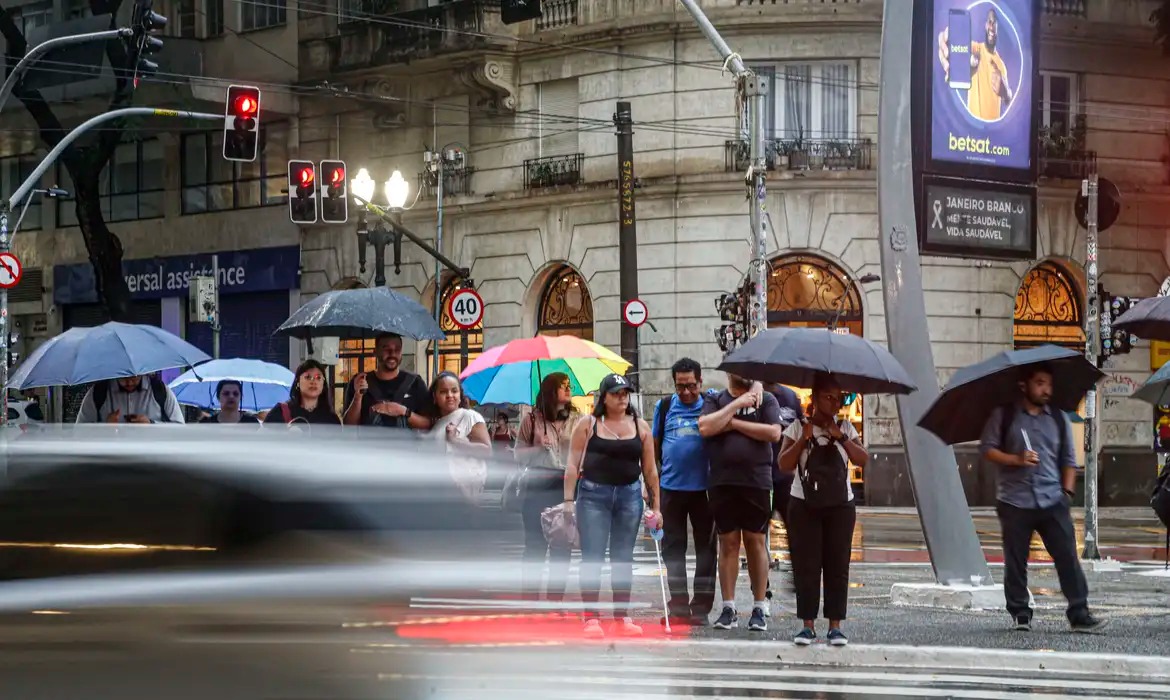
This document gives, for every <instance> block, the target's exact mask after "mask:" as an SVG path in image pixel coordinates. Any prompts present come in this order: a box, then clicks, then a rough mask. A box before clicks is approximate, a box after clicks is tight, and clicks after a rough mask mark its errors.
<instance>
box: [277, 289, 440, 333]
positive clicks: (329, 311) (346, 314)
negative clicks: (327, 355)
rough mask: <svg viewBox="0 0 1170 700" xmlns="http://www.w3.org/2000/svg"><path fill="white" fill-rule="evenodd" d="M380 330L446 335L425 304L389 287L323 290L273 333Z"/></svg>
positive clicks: (373, 331) (376, 331)
mask: <svg viewBox="0 0 1170 700" xmlns="http://www.w3.org/2000/svg"><path fill="white" fill-rule="evenodd" d="M379 333H397V334H398V335H401V336H405V337H407V338H413V339H415V340H443V339H444V338H446V337H447V336H446V335H444V334H443V330H442V329H441V328H439V323H438V322H437V321H436V320H435V317H434V316H432V315H431V312H430V311H427V309H426V307H425V306H423V305H422V304H420V303H418V302H417V301H415V300H414V299H411V298H410V297H408V296H406V295H405V294H399V293H398V292H396V291H394V290H393V289H390V288H388V287H374V288H372V289H344V290H337V291H333V292H325V293H324V294H322V295H321V296H319V297H317V298H316V299H313V300H312V301H310V302H309V303H308V304H305V305H304V306H302V307H301V308H299V309H297V311H296V313H294V314H293V315H292V316H289V318H288V320H287V321H285V322H284V323H282V324H281V325H280V328H277V329H276V333H274V335H291V336H292V337H294V338H300V339H301V340H306V339H308V338H328V337H336V338H349V339H362V338H369V337H373V336H375V335H377V334H379Z"/></svg>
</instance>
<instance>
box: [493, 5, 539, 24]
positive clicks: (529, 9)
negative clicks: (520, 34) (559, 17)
mask: <svg viewBox="0 0 1170 700" xmlns="http://www.w3.org/2000/svg"><path fill="white" fill-rule="evenodd" d="M543 16H544V15H543V13H542V12H541V11H540V0H503V4H502V5H500V20H501V21H503V23H504V24H517V23H519V22H527V21H528V20H530V19H536V18H538V17H543Z"/></svg>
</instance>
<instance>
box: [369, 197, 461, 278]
mask: <svg viewBox="0 0 1170 700" xmlns="http://www.w3.org/2000/svg"><path fill="white" fill-rule="evenodd" d="M349 196H351V197H353V199H354V201H355V202H357V203H358V204H360V205H362V208H363V209H365V210H366V211H368V212H372V213H373V214H374V215H375V216H377V217H378V218H379V219H381V220H382V221H383V222H385V223H386V225H388V226H390V227H391V228H393V229H394V230H395V231H397V232H398V233H401V234H402V235H403V236H406V237H407V238H409V239H410V241H411V242H412V243H414V244H415V245H417V246H418V247H419V248H422V249H423V251H424V252H426V254H427V255H430V256H431V257H432V258H434V259H435V260H438V261H439V262H441V263H442V264H443V266H444V267H446V268H447V269H448V270H450V271H451V272H453V273H455V275H457V276H459V277H461V278H463V279H465V280H467V281H468V283H470V282H471V270H469V269H467V268H466V267H459V266H458V265H456V264H455V263H453V262H451V259H450V258H448V257H447V256H446V255H443V254H442V253H440V252H439V251H437V250H435V249H434V248H432V247H431V246H430V245H428V244H427V242H426V241H424V240H423V239H421V238H419V237H418V235H416V234H415V233H414V232H413V231H411V230H410V229H408V228H406V227H405V226H403V225H402V224H400V223H399V222H397V221H395V220H394V217H392V216H390V214H388V213H387V212H386V210H385V209H383V208H382V207H380V206H378V205H377V204H374V203H372V202H368V201H366V200H365V199H362V198H361V197H359V196H358V195H356V194H353V193H352V192H351V193H350V195H349Z"/></svg>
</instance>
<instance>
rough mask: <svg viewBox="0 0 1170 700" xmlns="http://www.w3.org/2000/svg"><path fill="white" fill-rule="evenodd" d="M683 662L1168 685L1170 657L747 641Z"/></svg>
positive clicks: (698, 652)
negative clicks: (1034, 675)
mask: <svg viewBox="0 0 1170 700" xmlns="http://www.w3.org/2000/svg"><path fill="white" fill-rule="evenodd" d="M678 652H679V653H680V654H681V655H684V656H692V655H693V656H696V657H701V658H703V659H704V660H706V661H727V662H728V663H736V662H738V663H743V662H749V663H769V664H772V663H779V664H785V665H789V666H822V667H825V666H832V667H850V668H874V667H878V668H883V669H886V670H893V669H894V668H902V669H905V668H918V669H932V670H948V671H971V672H973V673H986V672H987V671H988V670H989V669H992V670H995V671H996V672H1004V671H1006V672H1020V673H1042V674H1053V675H1067V676H1096V677H1101V676H1113V677H1122V676H1125V677H1142V678H1144V679H1151V680H1152V679H1158V680H1170V657H1166V656H1126V655H1122V654H1090V653H1083V652H1056V651H1027V650H1020V649H983V648H979V647H932V648H926V647H914V646H901V645H884V644H853V645H850V646H847V647H830V646H826V645H823V644H815V645H813V646H811V647H806V648H803V649H797V648H795V647H786V648H785V649H783V650H781V651H780V653H778V654H777V653H776V646H775V645H772V644H760V643H759V642H750V641H743V642H741V641H731V640H694V642H693V643H692V644H690V645H688V646H687V647H686V648H679V649H678Z"/></svg>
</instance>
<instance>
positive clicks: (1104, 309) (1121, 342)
mask: <svg viewBox="0 0 1170 700" xmlns="http://www.w3.org/2000/svg"><path fill="white" fill-rule="evenodd" d="M1097 298H1098V299H1099V300H1100V303H1101V355H1100V360H1101V361H1102V362H1103V361H1104V360H1105V359H1106V358H1109V357H1112V356H1114V355H1125V354H1127V353H1129V352H1131V351H1132V350H1133V345H1134V343H1136V342H1137V336H1135V335H1133V334H1132V333H1129V332H1127V331H1123V330H1120V329H1118V328H1114V327H1113V323H1114V322H1115V321H1117V319H1118V318H1119V317H1120V316H1121V315H1122V314H1124V313H1125V312H1126V311H1129V310H1130V309H1131V308H1133V306H1134V304H1136V303H1138V302H1139V301H1141V299H1138V298H1136V297H1116V296H1113V295H1112V294H1110V293H1108V292H1106V291H1105V288H1104V287H1103V286H1101V285H1097ZM1099 364H1100V363H1099Z"/></svg>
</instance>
